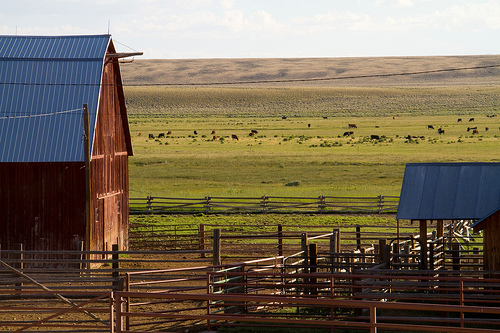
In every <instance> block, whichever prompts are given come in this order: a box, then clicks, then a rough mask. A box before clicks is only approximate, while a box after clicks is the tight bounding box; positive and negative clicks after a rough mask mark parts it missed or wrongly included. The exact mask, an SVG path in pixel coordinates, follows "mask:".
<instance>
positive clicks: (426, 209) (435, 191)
mask: <svg viewBox="0 0 500 333" xmlns="http://www.w3.org/2000/svg"><path fill="white" fill-rule="evenodd" d="M396 218H397V219H398V220H405V219H406V220H417V221H419V222H420V239H421V240H425V241H426V240H427V236H426V235H427V222H428V221H431V222H432V221H437V230H438V237H441V236H443V221H444V220H451V221H456V220H472V221H476V223H475V224H474V225H473V226H472V227H473V228H474V231H479V230H483V231H484V234H483V254H484V269H485V270H496V271H499V270H500V228H499V227H500V224H499V223H500V163H490V162H464V163H409V164H407V165H406V169H405V174H404V178H403V185H402V188H401V195H400V200H399V206H398V212H397V215H396ZM423 246H424V248H425V249H424V251H426V245H425V243H424V244H423Z"/></svg>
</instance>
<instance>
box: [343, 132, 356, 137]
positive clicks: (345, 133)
mask: <svg viewBox="0 0 500 333" xmlns="http://www.w3.org/2000/svg"><path fill="white" fill-rule="evenodd" d="M353 134H354V132H353V131H348V132H344V136H351V135H353Z"/></svg>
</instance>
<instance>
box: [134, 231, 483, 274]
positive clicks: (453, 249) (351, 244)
mask: <svg viewBox="0 0 500 333" xmlns="http://www.w3.org/2000/svg"><path fill="white" fill-rule="evenodd" d="M444 229H445V230H444V231H443V235H439V236H438V234H437V232H436V231H433V232H429V233H428V234H427V237H426V240H425V241H422V240H420V235H418V233H419V227H418V226H417V225H410V224H407V225H401V226H399V227H398V228H394V227H389V226H380V225H363V226H360V225H347V226H342V227H341V228H338V227H335V226H311V225H308V226H305V225H282V224H277V225H271V224H268V225H222V224H217V225H216V224H200V225H175V224H171V225H157V224H155V223H147V222H146V223H137V224H134V225H131V229H130V233H129V240H130V246H131V248H132V249H134V250H140V249H144V248H157V249H161V250H175V249H177V250H199V251H202V252H203V251H212V253H214V256H218V257H220V262H228V261H232V262H234V261H245V260H251V259H256V258H263V257H269V256H285V257H286V256H290V255H294V254H296V253H299V252H302V253H306V252H307V251H309V249H308V245H309V244H314V246H316V251H317V253H319V254H320V257H321V258H328V263H327V265H328V266H329V267H330V268H332V267H335V266H336V265H337V266H338V268H339V269H340V268H342V269H346V267H351V268H352V269H356V268H360V267H364V268H367V267H368V266H370V265H372V264H375V263H377V262H378V263H380V262H381V260H383V259H381V258H380V257H381V256H385V257H389V256H391V265H392V267H393V268H397V269H424V270H425V269H433V270H438V269H442V268H445V269H453V270H459V269H471V270H480V269H482V265H483V253H482V248H483V247H482V235H481V234H476V235H474V236H472V235H465V236H463V237H459V236H457V234H456V228H454V224H453V223H450V224H448V225H446V227H445V228H444ZM216 231H218V233H216ZM415 235H416V236H415ZM214 244H220V245H218V246H217V248H218V249H219V250H216V249H215V245H214ZM332 253H333V254H334V255H332ZM210 255H211V254H205V253H202V254H201V256H202V257H205V256H210ZM332 256H334V257H335V260H334V261H332V260H333V259H332ZM322 260H323V259H322ZM320 264H321V261H320V262H319V265H320Z"/></svg>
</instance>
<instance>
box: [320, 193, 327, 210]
mask: <svg viewBox="0 0 500 333" xmlns="http://www.w3.org/2000/svg"><path fill="white" fill-rule="evenodd" d="M325 207H326V203H325V196H324V195H320V196H319V211H320V213H323V212H324V211H325Z"/></svg>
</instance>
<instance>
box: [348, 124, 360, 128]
mask: <svg viewBox="0 0 500 333" xmlns="http://www.w3.org/2000/svg"><path fill="white" fill-rule="evenodd" d="M348 126H349V128H358V126H356V124H349V125H348Z"/></svg>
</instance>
